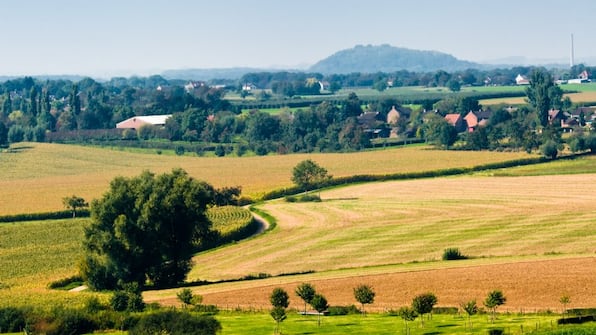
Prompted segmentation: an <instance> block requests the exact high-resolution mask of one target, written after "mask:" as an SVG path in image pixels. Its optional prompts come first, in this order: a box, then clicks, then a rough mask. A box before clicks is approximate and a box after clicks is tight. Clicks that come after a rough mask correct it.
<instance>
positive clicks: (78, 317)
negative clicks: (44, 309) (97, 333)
mask: <svg viewBox="0 0 596 335" xmlns="http://www.w3.org/2000/svg"><path fill="white" fill-rule="evenodd" d="M42 318H43V319H45V320H44V321H41V320H40V321H41V322H38V323H37V324H36V325H35V326H34V328H35V332H36V333H45V334H46V335H69V334H70V335H76V334H87V333H92V332H93V331H94V330H96V329H98V327H97V325H96V323H95V321H94V320H93V318H92V317H91V315H89V314H87V313H84V312H82V311H80V310H76V309H60V308H58V309H54V310H53V311H52V312H51V313H50V315H47V316H45V317H42Z"/></svg>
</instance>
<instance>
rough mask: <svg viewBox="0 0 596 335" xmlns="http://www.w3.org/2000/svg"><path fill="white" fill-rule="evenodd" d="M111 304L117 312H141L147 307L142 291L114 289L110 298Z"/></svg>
mask: <svg viewBox="0 0 596 335" xmlns="http://www.w3.org/2000/svg"><path fill="white" fill-rule="evenodd" d="M110 306H111V307H112V309H113V310H114V311H116V312H124V311H126V312H141V311H143V309H145V303H144V302H143V296H142V295H141V292H140V291H136V292H135V291H133V290H126V291H120V290H118V291H114V293H113V294H112V298H111V299H110Z"/></svg>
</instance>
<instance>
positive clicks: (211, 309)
mask: <svg viewBox="0 0 596 335" xmlns="http://www.w3.org/2000/svg"><path fill="white" fill-rule="evenodd" d="M192 311H193V312H197V313H202V314H205V315H215V314H217V313H219V308H217V306H215V305H200V304H198V305H195V306H194V307H193V308H192Z"/></svg>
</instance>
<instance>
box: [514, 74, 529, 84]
mask: <svg viewBox="0 0 596 335" xmlns="http://www.w3.org/2000/svg"><path fill="white" fill-rule="evenodd" d="M515 83H516V84H517V85H530V79H528V77H526V76H522V75H521V74H518V75H517V77H515Z"/></svg>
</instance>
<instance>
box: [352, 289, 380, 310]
mask: <svg viewBox="0 0 596 335" xmlns="http://www.w3.org/2000/svg"><path fill="white" fill-rule="evenodd" d="M354 297H355V298H356V301H358V302H359V303H360V304H362V314H364V315H366V312H365V311H364V305H365V304H372V303H373V302H374V301H375V291H373V289H372V288H371V287H370V286H368V285H360V286H358V287H355V288H354Z"/></svg>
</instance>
